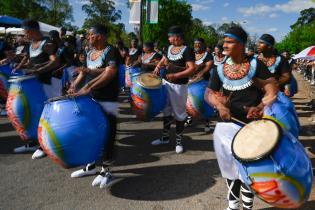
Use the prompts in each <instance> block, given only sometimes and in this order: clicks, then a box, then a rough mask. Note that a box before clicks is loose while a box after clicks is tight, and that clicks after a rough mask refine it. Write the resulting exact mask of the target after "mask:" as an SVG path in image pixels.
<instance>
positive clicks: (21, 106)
mask: <svg viewBox="0 0 315 210" xmlns="http://www.w3.org/2000/svg"><path fill="white" fill-rule="evenodd" d="M9 82H10V83H11V85H10V89H9V94H8V99H7V103H6V109H7V114H8V118H9V120H10V121H11V123H12V125H13V126H14V128H15V129H16V131H17V132H18V134H19V135H20V137H21V139H22V140H29V139H32V140H37V127H38V122H39V118H40V116H41V114H42V111H43V108H44V102H45V101H46V100H47V98H46V95H45V93H44V90H43V87H42V85H41V83H40V82H39V81H38V80H37V78H36V77H35V76H15V77H14V78H12V79H10V80H9Z"/></svg>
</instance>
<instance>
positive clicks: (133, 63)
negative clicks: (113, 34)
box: [126, 38, 142, 67]
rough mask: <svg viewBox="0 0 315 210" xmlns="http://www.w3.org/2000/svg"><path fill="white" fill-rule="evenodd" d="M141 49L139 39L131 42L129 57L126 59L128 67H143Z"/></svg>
mask: <svg viewBox="0 0 315 210" xmlns="http://www.w3.org/2000/svg"><path fill="white" fill-rule="evenodd" d="M141 53H142V52H141V49H140V48H139V46H138V39H137V38H134V39H132V40H131V47H130V48H129V55H128V56H127V59H126V66H129V67H140V65H141Z"/></svg>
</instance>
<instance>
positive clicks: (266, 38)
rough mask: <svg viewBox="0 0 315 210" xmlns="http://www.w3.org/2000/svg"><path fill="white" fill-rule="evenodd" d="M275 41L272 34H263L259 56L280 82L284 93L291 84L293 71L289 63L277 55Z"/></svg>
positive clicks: (259, 42)
mask: <svg viewBox="0 0 315 210" xmlns="http://www.w3.org/2000/svg"><path fill="white" fill-rule="evenodd" d="M274 44H275V39H274V37H273V36H272V35H270V34H263V35H262V36H261V37H260V38H259V40H258V44H257V49H258V56H257V58H258V59H259V60H261V61H262V62H263V63H264V64H265V65H266V66H267V67H268V69H269V71H270V72H271V74H272V75H273V76H274V77H275V78H276V80H278V83H279V88H280V90H281V91H284V87H285V85H286V84H289V83H290V79H291V69H290V65H289V63H288V61H287V60H286V59H285V58H284V57H283V56H281V55H277V54H276V53H275V49H274Z"/></svg>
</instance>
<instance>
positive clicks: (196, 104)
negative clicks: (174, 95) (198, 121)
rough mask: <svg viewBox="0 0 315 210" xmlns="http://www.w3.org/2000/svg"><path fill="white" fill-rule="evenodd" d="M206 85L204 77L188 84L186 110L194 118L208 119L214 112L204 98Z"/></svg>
mask: <svg viewBox="0 0 315 210" xmlns="http://www.w3.org/2000/svg"><path fill="white" fill-rule="evenodd" d="M207 85H208V82H207V81H206V80H204V79H201V80H199V81H196V82H192V83H189V84H188V96H187V103H186V110H187V113H188V114H189V115H190V116H192V117H194V118H197V117H203V118H205V119H209V118H210V117H212V116H213V114H214V109H213V108H212V107H211V106H210V105H209V104H208V103H207V102H206V101H205V100H204V94H205V91H206V88H207Z"/></svg>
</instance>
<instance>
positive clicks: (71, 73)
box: [61, 66, 78, 87]
mask: <svg viewBox="0 0 315 210" xmlns="http://www.w3.org/2000/svg"><path fill="white" fill-rule="evenodd" d="M77 75H78V72H77V71H76V67H75V66H69V67H67V68H65V69H64V70H63V71H62V78H61V84H62V87H67V86H68V85H69V84H70V83H71V82H72V81H74V80H75V78H76V76H77Z"/></svg>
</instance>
